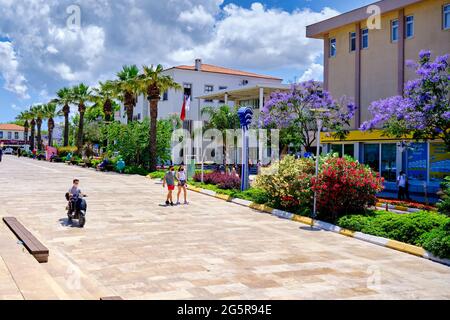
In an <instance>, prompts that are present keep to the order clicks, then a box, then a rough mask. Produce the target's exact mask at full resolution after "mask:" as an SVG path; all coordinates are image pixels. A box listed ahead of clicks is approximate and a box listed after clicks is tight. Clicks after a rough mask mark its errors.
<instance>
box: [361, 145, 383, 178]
mask: <svg viewBox="0 0 450 320" xmlns="http://www.w3.org/2000/svg"><path fill="white" fill-rule="evenodd" d="M364 163H365V164H367V165H368V166H369V167H370V168H371V169H372V170H374V171H376V172H380V145H379V144H378V143H377V144H365V145H364Z"/></svg>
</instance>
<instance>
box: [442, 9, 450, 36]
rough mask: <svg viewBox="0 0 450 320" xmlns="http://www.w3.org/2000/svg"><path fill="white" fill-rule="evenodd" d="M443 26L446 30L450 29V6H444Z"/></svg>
mask: <svg viewBox="0 0 450 320" xmlns="http://www.w3.org/2000/svg"><path fill="white" fill-rule="evenodd" d="M443 25H444V30H448V29H450V4H446V5H445V6H444V13H443Z"/></svg>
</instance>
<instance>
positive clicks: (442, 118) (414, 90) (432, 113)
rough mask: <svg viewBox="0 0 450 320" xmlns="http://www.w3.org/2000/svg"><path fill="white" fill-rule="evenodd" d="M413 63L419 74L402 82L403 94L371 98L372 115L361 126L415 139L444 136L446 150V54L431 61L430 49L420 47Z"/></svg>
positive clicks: (449, 116) (449, 83)
mask: <svg viewBox="0 0 450 320" xmlns="http://www.w3.org/2000/svg"><path fill="white" fill-rule="evenodd" d="M409 65H410V66H414V67H415V69H416V74H417V75H418V76H419V78H417V79H415V80H412V81H409V82H407V83H406V85H405V90H404V94H403V96H395V97H391V98H387V99H382V100H379V101H375V102H373V103H372V105H371V106H370V107H369V111H370V112H371V113H372V116H373V118H372V119H371V120H370V121H367V122H365V123H363V125H362V126H361V130H364V131H366V130H372V129H374V128H377V127H381V128H382V129H383V131H384V132H385V133H386V135H388V136H394V137H398V138H402V137H405V136H408V135H411V136H412V137H413V139H415V140H430V139H431V140H434V139H442V140H444V142H445V144H446V146H447V148H448V150H449V151H450V104H449V97H450V55H449V54H446V55H443V56H438V57H436V58H435V60H434V61H433V60H432V59H431V52H430V51H425V50H423V51H421V52H420V55H419V63H412V62H410V63H409Z"/></svg>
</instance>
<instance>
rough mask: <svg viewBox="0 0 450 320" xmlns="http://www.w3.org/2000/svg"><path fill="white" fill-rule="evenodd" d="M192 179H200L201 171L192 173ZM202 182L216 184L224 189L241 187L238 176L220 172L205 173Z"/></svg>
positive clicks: (197, 180) (199, 180)
mask: <svg viewBox="0 0 450 320" xmlns="http://www.w3.org/2000/svg"><path fill="white" fill-rule="evenodd" d="M194 181H196V182H201V181H202V175H201V173H196V174H195V175H194ZM203 182H204V183H206V184H213V185H216V186H217V187H218V188H220V189H225V190H229V189H240V188H241V179H240V178H239V177H238V176H236V175H231V174H224V173H221V172H212V173H205V174H204V175H203Z"/></svg>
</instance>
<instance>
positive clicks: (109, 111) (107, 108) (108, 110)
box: [103, 99, 112, 148]
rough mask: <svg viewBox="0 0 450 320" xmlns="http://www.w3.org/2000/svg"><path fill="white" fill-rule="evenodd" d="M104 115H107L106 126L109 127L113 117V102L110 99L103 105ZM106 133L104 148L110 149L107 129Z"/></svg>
mask: <svg viewBox="0 0 450 320" xmlns="http://www.w3.org/2000/svg"><path fill="white" fill-rule="evenodd" d="M103 113H104V114H105V124H106V126H108V125H109V123H110V122H111V115H112V102H111V100H110V99H106V101H105V104H104V105H103ZM104 132H105V133H106V134H105V139H104V140H103V146H104V147H105V148H107V147H108V137H107V132H108V130H107V128H105V130H104Z"/></svg>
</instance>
